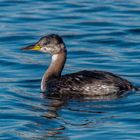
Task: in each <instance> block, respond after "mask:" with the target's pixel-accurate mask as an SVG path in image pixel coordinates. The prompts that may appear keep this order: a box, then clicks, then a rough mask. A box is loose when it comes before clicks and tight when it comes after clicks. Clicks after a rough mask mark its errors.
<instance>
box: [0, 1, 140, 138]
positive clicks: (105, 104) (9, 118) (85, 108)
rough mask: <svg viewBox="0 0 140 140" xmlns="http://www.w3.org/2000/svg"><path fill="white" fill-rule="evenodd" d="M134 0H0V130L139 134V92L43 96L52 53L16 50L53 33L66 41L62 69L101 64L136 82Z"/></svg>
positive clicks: (3, 133) (13, 134) (16, 134)
mask: <svg viewBox="0 0 140 140" xmlns="http://www.w3.org/2000/svg"><path fill="white" fill-rule="evenodd" d="M139 4H140V2H139V1H138V0H133V2H132V1H131V0H128V1H127V2H126V1H120V0H118V1H115V2H114V1H113V0H106V1H102V2H101V1H99V0H95V1H91V0H87V1H85V0H77V1H74V0H71V1H58V0H52V1H48V2H46V1H45V0H39V1H32V0H29V1H27V0H24V1H20V0H15V1H12V2H11V1H10V0H5V1H4V0H1V3H0V6H1V13H0V18H1V22H0V27H1V36H0V47H1V51H0V70H1V71H0V78H1V80H0V112H1V115H0V124H1V127H0V137H1V138H2V139H30V140H31V139H33V140H35V139H36V140H38V139H40V140H41V139H80V140H82V139H93V136H94V138H95V139H104V138H105V137H106V138H108V139H114V135H115V138H116V139H139V125H140V124H139V118H140V114H139V106H140V103H139V100H140V96H139V95H140V94H139V92H129V93H127V94H126V95H124V96H122V97H120V98H117V99H116V98H114V97H112V98H110V97H108V98H107V97H106V99H94V100H93V99H92V100H90V99H83V100H82V99H79V100H78V99H77V100H76V99H75V100H74V99H73V100H66V99H65V100H64V99H57V98H48V97H46V96H45V95H43V94H41V92H40V81H41V77H42V75H43V73H44V71H45V69H46V68H47V67H48V65H49V62H50V57H49V55H47V56H45V55H43V54H41V53H34V52H22V51H20V50H19V49H20V48H21V47H23V46H26V45H30V44H32V43H34V42H36V41H37V40H38V39H39V38H40V37H41V36H44V35H46V34H50V33H57V34H60V35H61V36H62V37H63V39H64V41H65V43H66V46H67V48H68V60H67V64H66V66H65V69H64V72H63V73H71V72H76V71H78V70H83V69H90V70H92V69H99V70H106V71H110V72H114V73H116V74H119V75H121V76H122V77H124V78H126V79H128V80H130V81H132V83H133V84H135V85H137V86H140V84H139V83H140V80H139V77H140V72H139V65H140V59H139V56H140V49H139V46H140V45H139V44H140V41H139V34H140V26H139V24H140V18H139ZM5 122H6V123H5Z"/></svg>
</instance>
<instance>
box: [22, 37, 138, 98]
mask: <svg viewBox="0 0 140 140" xmlns="http://www.w3.org/2000/svg"><path fill="white" fill-rule="evenodd" d="M22 50H35V51H41V52H44V53H49V54H51V55H52V61H51V64H50V66H49V68H48V69H47V70H46V72H45V74H44V75H43V78H42V81H41V90H42V92H45V93H48V94H51V95H57V96H64V95H67V96H71V97H72V96H79V97H81V96H85V97H86V96H89V97H90V96H91V97H92V96H93V97H94V96H106V95H120V94H122V93H123V92H124V91H129V90H136V89H137V88H136V87H134V86H133V85H132V84H131V83H130V82H129V81H127V80H126V79H123V78H121V77H119V76H117V75H115V74H112V73H110V72H105V71H96V70H93V71H88V70H83V71H80V72H76V73H71V74H66V75H62V76H61V72H62V70H63V67H64V64H65V62H66V58H67V50H66V47H65V44H64V42H63V40H62V38H61V37H60V36H59V35H56V34H51V35H47V36H44V37H42V38H41V39H40V40H39V41H38V42H37V43H35V44H34V45H30V46H27V47H24V48H22Z"/></svg>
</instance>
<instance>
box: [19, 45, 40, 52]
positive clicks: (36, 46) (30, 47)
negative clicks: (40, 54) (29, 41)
mask: <svg viewBox="0 0 140 140" xmlns="http://www.w3.org/2000/svg"><path fill="white" fill-rule="evenodd" d="M40 49H41V46H39V45H36V44H35V45H30V46H27V47H24V48H21V50H34V51H39V50H40Z"/></svg>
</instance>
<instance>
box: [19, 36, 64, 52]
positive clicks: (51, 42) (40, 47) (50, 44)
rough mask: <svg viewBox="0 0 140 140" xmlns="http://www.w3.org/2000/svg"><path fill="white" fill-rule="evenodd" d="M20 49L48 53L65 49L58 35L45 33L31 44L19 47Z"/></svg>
mask: <svg viewBox="0 0 140 140" xmlns="http://www.w3.org/2000/svg"><path fill="white" fill-rule="evenodd" d="M21 50H34V51H40V52H44V53H49V54H52V55H53V54H58V53H61V52H64V51H66V48H65V45H64V42H63V40H62V38H61V37H60V36H59V35H56V34H51V35H46V36H44V37H42V38H40V40H39V41H38V42H36V43H35V44H33V45H30V46H27V47H24V48H21Z"/></svg>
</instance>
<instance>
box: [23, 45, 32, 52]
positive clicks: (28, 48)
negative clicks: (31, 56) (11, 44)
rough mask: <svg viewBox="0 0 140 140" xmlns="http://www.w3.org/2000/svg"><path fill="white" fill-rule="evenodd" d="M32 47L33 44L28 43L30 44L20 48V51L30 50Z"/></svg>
mask: <svg viewBox="0 0 140 140" xmlns="http://www.w3.org/2000/svg"><path fill="white" fill-rule="evenodd" d="M33 47H34V45H30V46H27V47H23V48H20V50H22V51H25V50H32V48H33Z"/></svg>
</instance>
